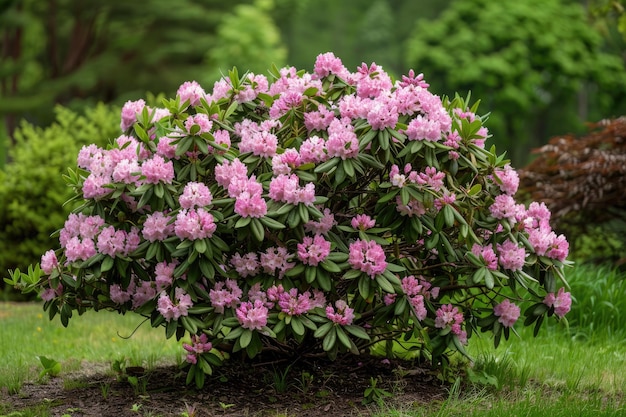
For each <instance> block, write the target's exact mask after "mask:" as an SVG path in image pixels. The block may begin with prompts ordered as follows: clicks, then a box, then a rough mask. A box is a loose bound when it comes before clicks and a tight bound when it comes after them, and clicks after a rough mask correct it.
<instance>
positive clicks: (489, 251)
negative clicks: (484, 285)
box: [472, 243, 498, 271]
mask: <svg viewBox="0 0 626 417" xmlns="http://www.w3.org/2000/svg"><path fill="white" fill-rule="evenodd" d="M472 253H473V254H474V255H475V256H476V257H477V258H479V259H480V260H482V261H483V262H484V263H485V266H486V267H487V268H489V269H491V270H492V271H495V270H496V269H498V257H497V255H496V253H495V252H494V250H493V247H492V246H491V245H488V246H481V245H479V244H478V243H474V245H473V246H472Z"/></svg>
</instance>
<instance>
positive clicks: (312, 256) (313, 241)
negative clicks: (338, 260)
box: [298, 235, 330, 266]
mask: <svg viewBox="0 0 626 417" xmlns="http://www.w3.org/2000/svg"><path fill="white" fill-rule="evenodd" d="M329 253H330V242H329V241H327V240H326V239H324V237H323V236H322V235H315V237H310V236H305V237H304V239H303V240H302V243H298V259H300V260H301V261H302V263H303V264H305V265H311V266H317V265H318V264H319V263H320V262H322V261H323V260H324V259H326V257H327V256H328V254H329Z"/></svg>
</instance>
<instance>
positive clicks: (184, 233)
mask: <svg viewBox="0 0 626 417" xmlns="http://www.w3.org/2000/svg"><path fill="white" fill-rule="evenodd" d="M216 229H217V226H216V225H215V222H214V220H213V216H212V215H211V213H209V212H207V211H206V210H205V209H203V208H198V209H189V210H187V209H182V210H180V211H179V212H178V215H177V216H176V221H175V222H174V233H175V234H176V236H178V237H179V238H180V239H181V240H183V239H189V240H196V239H205V238H208V237H211V236H213V232H215V230H216Z"/></svg>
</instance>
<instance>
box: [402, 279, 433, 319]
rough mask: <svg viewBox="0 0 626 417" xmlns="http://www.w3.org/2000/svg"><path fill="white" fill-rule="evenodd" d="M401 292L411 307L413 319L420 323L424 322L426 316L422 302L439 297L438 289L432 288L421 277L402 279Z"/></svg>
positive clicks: (426, 312)
mask: <svg viewBox="0 0 626 417" xmlns="http://www.w3.org/2000/svg"><path fill="white" fill-rule="evenodd" d="M402 291H404V294H405V295H406V297H407V298H408V300H409V303H410V304H411V306H412V307H413V310H414V312H415V317H417V319H418V320H420V321H421V320H424V319H425V318H426V315H427V314H428V311H427V310H426V306H425V304H424V301H425V300H429V299H430V298H431V297H432V298H437V296H438V295H439V287H433V286H432V284H431V283H430V282H428V281H426V280H425V279H424V277H422V276H420V277H418V278H416V277H415V276H413V275H409V276H407V277H404V278H402Z"/></svg>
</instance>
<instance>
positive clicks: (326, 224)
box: [304, 208, 337, 235]
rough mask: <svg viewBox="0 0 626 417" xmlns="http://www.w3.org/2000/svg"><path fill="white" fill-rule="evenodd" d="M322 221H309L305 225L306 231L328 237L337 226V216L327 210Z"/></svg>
mask: <svg viewBox="0 0 626 417" xmlns="http://www.w3.org/2000/svg"><path fill="white" fill-rule="evenodd" d="M322 214H323V216H322V218H321V219H319V220H317V221H315V220H309V221H308V222H306V223H305V224H304V231H305V232H308V233H314V234H316V235H326V234H327V233H328V232H329V231H330V230H331V229H332V228H333V227H334V226H335V225H336V224H337V221H336V220H335V215H334V214H333V213H332V212H331V211H330V209H328V208H325V209H324V211H323V212H322Z"/></svg>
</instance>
